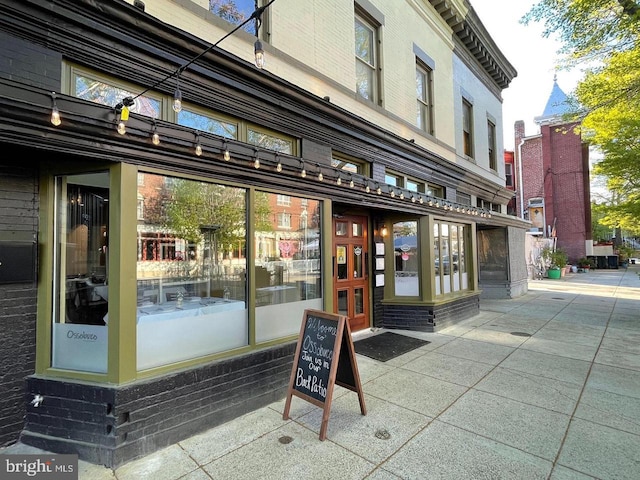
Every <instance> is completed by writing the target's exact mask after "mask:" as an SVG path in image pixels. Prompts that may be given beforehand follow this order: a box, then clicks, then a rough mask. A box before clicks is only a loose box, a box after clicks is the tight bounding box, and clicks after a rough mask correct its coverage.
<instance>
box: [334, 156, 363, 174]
mask: <svg viewBox="0 0 640 480" xmlns="http://www.w3.org/2000/svg"><path fill="white" fill-rule="evenodd" d="M331 166H332V167H333V168H337V169H338V170H343V171H344V172H348V173H357V174H359V175H368V174H369V172H368V168H367V167H368V165H365V164H364V163H363V162H360V161H358V160H353V159H349V158H343V157H341V156H338V155H333V156H332V157H331Z"/></svg>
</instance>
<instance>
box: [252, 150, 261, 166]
mask: <svg viewBox="0 0 640 480" xmlns="http://www.w3.org/2000/svg"><path fill="white" fill-rule="evenodd" d="M253 166H254V168H255V169H256V170H257V169H258V168H260V159H259V158H258V150H254V153H253Z"/></svg>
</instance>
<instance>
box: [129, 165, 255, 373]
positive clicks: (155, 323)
mask: <svg viewBox="0 0 640 480" xmlns="http://www.w3.org/2000/svg"><path fill="white" fill-rule="evenodd" d="M140 175H143V180H142V181H140V179H139V181H138V198H139V199H142V202H143V203H144V208H143V212H144V215H143V218H141V219H140V218H139V219H138V231H137V234H138V262H137V287H138V292H137V298H138V307H137V312H136V318H137V320H136V322H137V367H138V370H143V369H148V368H151V367H157V366H160V365H166V364H170V363H175V362H178V361H181V360H188V359H192V358H196V357H200V356H203V355H208V354H212V353H217V352H221V351H225V350H230V349H233V348H238V347H242V346H245V345H248V342H249V333H248V319H247V304H246V290H247V289H246V285H247V278H246V272H247V258H246V251H245V250H246V231H247V224H246V202H247V192H246V190H245V189H242V188H234V187H228V186H224V185H217V184H212V183H205V182H198V181H193V180H186V179H178V178H172V177H166V176H161V175H154V174H149V173H141V174H140Z"/></svg>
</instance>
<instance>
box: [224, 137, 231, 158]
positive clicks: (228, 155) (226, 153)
mask: <svg viewBox="0 0 640 480" xmlns="http://www.w3.org/2000/svg"><path fill="white" fill-rule="evenodd" d="M222 158H224V160H225V162H228V161H229V160H231V153H230V152H229V146H228V145H227V141H226V140H225V141H224V142H223V144H222Z"/></svg>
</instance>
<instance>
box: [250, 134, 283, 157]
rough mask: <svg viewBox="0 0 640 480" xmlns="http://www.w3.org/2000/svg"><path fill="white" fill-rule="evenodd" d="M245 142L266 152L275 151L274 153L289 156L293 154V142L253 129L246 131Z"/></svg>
mask: <svg viewBox="0 0 640 480" xmlns="http://www.w3.org/2000/svg"><path fill="white" fill-rule="evenodd" d="M247 142H248V143H250V144H252V145H257V146H258V147H262V148H266V149H268V150H275V151H276V152H281V153H288V154H290V155H291V154H292V153H293V140H291V139H288V138H284V137H282V136H276V135H274V134H271V133H266V132H263V131H258V130H255V129H253V128H249V129H248V130H247Z"/></svg>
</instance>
